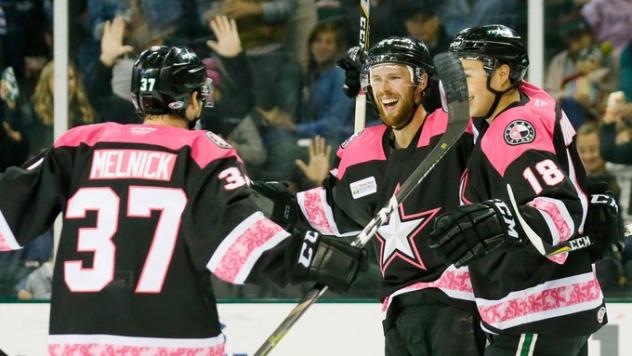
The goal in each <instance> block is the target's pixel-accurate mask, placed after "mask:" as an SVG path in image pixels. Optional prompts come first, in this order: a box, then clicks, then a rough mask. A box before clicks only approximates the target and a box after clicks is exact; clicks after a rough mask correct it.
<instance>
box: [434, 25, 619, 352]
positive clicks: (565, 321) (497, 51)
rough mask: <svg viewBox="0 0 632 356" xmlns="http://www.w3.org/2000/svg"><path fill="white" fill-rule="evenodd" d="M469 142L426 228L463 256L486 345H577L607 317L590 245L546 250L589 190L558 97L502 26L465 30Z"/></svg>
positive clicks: (584, 203)
mask: <svg viewBox="0 0 632 356" xmlns="http://www.w3.org/2000/svg"><path fill="white" fill-rule="evenodd" d="M451 51H454V52H455V53H456V54H457V55H458V56H459V57H460V58H461V61H462V63H463V66H464V69H465V73H466V76H467V82H468V90H469V93H470V114H471V115H472V116H473V117H474V118H475V137H476V146H475V148H474V150H473V152H472V154H471V156H470V160H469V162H468V165H467V170H466V172H465V174H463V177H462V180H461V201H462V203H463V204H464V205H462V206H461V207H459V208H458V209H457V210H456V211H455V212H453V213H449V214H446V215H442V216H440V217H439V218H437V220H436V225H435V228H434V231H433V233H432V236H431V241H432V247H435V248H437V250H438V251H439V252H440V254H441V255H442V256H443V258H444V260H445V262H446V264H447V265H452V264H455V265H460V266H462V265H468V264H469V268H470V275H471V280H472V286H473V288H474V294H475V296H476V303H477V307H478V312H479V314H480V317H481V319H482V325H483V327H484V330H485V332H486V334H487V339H488V346H487V347H486V349H485V355H487V356H497V355H512V356H513V355H568V356H571V355H573V356H575V355H577V354H578V352H579V351H580V349H581V348H582V347H583V346H584V345H585V343H586V341H587V339H588V337H589V336H590V334H591V333H593V332H595V331H596V330H598V329H599V328H600V327H601V326H602V325H604V324H605V323H606V321H607V318H606V308H605V306H604V301H603V295H602V292H601V289H600V287H599V283H598V281H597V278H596V276H595V273H594V271H593V269H592V267H591V260H590V253H589V252H588V251H587V250H579V251H575V252H572V253H566V254H562V255H557V256H554V257H548V258H547V257H546V256H544V255H543V254H541V253H539V252H538V251H537V250H536V248H535V246H538V245H539V244H540V243H542V244H549V245H555V244H558V243H560V242H563V241H565V240H568V239H569V238H571V237H574V236H576V234H577V233H582V232H583V231H584V230H585V220H586V215H587V211H588V205H589V201H588V199H587V195H586V193H585V190H584V186H583V182H584V178H585V173H584V170H583V168H582V164H581V161H580V159H579V155H578V154H577V151H576V149H575V140H574V137H575V131H574V130H573V127H572V126H571V123H570V122H569V120H568V118H567V117H566V115H565V114H564V113H563V112H562V111H561V110H560V108H559V105H557V104H556V102H555V100H554V99H553V98H552V97H551V96H550V95H548V94H547V93H546V92H544V91H543V90H542V89H540V88H538V87H536V86H535V85H533V84H530V83H528V82H526V81H524V80H523V77H524V75H525V72H526V71H527V67H528V65H529V60H528V58H527V53H526V50H525V47H524V44H523V40H522V38H521V37H520V36H519V35H518V34H517V33H516V32H515V31H514V30H512V29H510V28H508V27H506V26H502V25H486V26H480V27H474V28H469V29H466V30H463V31H462V32H460V33H459V34H458V35H457V36H456V38H455V40H454V41H453V42H452V44H451Z"/></svg>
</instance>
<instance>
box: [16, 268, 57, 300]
mask: <svg viewBox="0 0 632 356" xmlns="http://www.w3.org/2000/svg"><path fill="white" fill-rule="evenodd" d="M52 281H53V263H52V261H46V262H44V263H43V264H42V265H41V266H39V267H38V268H37V269H36V270H34V271H33V272H31V273H30V274H29V275H28V276H26V278H24V280H22V281H20V283H19V284H18V285H17V287H16V289H17V297H18V299H20V300H30V299H50V293H51V290H52Z"/></svg>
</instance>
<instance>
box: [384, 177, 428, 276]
mask: <svg viewBox="0 0 632 356" xmlns="http://www.w3.org/2000/svg"><path fill="white" fill-rule="evenodd" d="M397 190H399V185H398V186H397V188H396V190H395V191H396V192H397ZM439 210H440V208H435V209H431V210H428V211H422V212H419V213H415V214H406V212H405V211H404V205H403V204H400V205H399V209H397V210H396V211H394V212H393V213H392V214H391V216H390V218H389V220H388V223H387V224H384V225H382V226H380V227H379V228H378V230H377V234H376V237H377V240H378V242H379V243H380V269H381V270H382V275H384V274H385V272H386V269H387V268H388V266H389V265H390V264H391V262H393V261H394V260H395V259H396V258H401V259H402V260H404V261H406V262H407V263H409V264H411V265H413V266H415V267H417V268H419V269H422V270H425V269H426V266H425V265H424V263H423V260H422V259H421V255H420V254H419V250H418V249H417V244H416V243H415V239H416V238H417V235H418V234H419V232H420V231H421V230H422V229H423V228H424V227H426V225H427V224H428V223H429V222H430V221H432V219H433V218H434V216H435V215H436V214H437V213H438V212H439Z"/></svg>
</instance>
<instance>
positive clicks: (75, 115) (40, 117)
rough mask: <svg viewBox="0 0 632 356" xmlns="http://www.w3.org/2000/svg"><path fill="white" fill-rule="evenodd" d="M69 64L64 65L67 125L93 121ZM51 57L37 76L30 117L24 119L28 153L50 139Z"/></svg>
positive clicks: (48, 142)
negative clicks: (28, 144)
mask: <svg viewBox="0 0 632 356" xmlns="http://www.w3.org/2000/svg"><path fill="white" fill-rule="evenodd" d="M77 74H78V73H77V72H76V71H75V68H74V66H73V65H70V66H69V67H68V111H69V112H68V127H75V126H79V125H83V124H90V123H94V122H95V121H96V117H95V113H94V110H93V109H92V106H91V105H90V103H89V102H88V97H87V95H86V91H85V89H84V87H83V84H82V82H81V78H79V77H77ZM53 96H54V77H53V61H50V62H48V64H46V66H44V69H42V73H41V74H40V76H39V80H38V81H37V85H36V86H35V93H33V97H32V98H31V105H32V113H33V115H32V117H31V118H30V122H29V123H28V130H27V132H28V135H29V143H30V146H31V148H30V152H31V154H37V153H39V152H40V151H41V150H42V149H45V148H47V147H49V146H50V145H51V144H52V143H53V122H54V120H53Z"/></svg>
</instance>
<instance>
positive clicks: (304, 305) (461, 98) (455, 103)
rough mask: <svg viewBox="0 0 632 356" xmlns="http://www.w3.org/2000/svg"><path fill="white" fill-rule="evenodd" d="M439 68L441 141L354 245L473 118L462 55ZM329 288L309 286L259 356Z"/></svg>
mask: <svg viewBox="0 0 632 356" xmlns="http://www.w3.org/2000/svg"><path fill="white" fill-rule="evenodd" d="M434 64H435V68H436V70H437V73H438V75H439V78H442V83H444V89H445V94H446V97H447V106H448V127H447V129H446V131H445V133H444V134H443V136H441V138H440V139H439V142H437V145H436V146H435V147H434V148H433V149H432V151H431V152H430V153H429V154H428V156H426V158H425V159H424V160H423V161H422V162H421V164H420V165H419V166H417V168H415V170H414V171H413V173H412V174H411V175H410V176H409V177H408V178H407V179H406V180H405V181H404V183H403V184H402V186H401V189H400V190H399V191H398V192H397V193H395V195H393V197H392V198H391V199H389V201H388V203H387V205H386V206H385V207H383V208H382V209H381V210H380V211H379V212H378V213H377V215H376V216H375V217H374V218H373V219H372V220H371V221H369V223H368V224H367V225H366V226H365V227H364V229H363V230H362V232H360V234H359V235H358V236H357V237H356V238H355V240H354V241H353V243H352V245H353V246H357V247H362V246H364V245H366V243H367V242H368V241H369V240H370V239H371V238H372V237H373V236H374V235H375V233H376V232H377V229H378V228H379V227H380V226H381V225H382V224H383V223H385V222H386V221H387V220H388V218H389V216H390V215H391V213H392V212H393V211H394V210H396V209H397V207H398V206H399V204H400V203H401V202H403V201H404V200H405V199H406V198H407V197H408V196H409V195H410V193H412V191H413V190H414V189H415V188H416V187H417V186H419V183H421V181H423V180H424V178H426V176H427V175H428V174H429V173H430V171H431V170H432V169H433V168H434V166H435V165H437V163H438V162H439V161H440V160H441V158H443V156H444V155H445V154H446V153H447V152H448V150H449V149H450V148H451V147H452V146H453V145H454V144H455V143H456V142H457V141H458V139H459V138H460V137H461V135H463V133H464V132H465V129H466V128H467V124H468V119H469V102H468V92H467V82H466V80H465V74H464V73H463V66H462V65H461V62H460V61H459V59H458V57H457V56H456V55H455V54H454V53H451V52H448V53H442V54H439V55H437V56H436V57H435V58H434ZM325 291H327V287H326V286H322V285H316V286H314V288H312V289H311V290H309V291H308V292H307V294H306V295H305V296H304V297H303V299H302V300H301V301H300V302H299V304H298V305H297V306H296V307H294V309H292V311H291V312H290V314H288V316H287V317H286V318H285V319H284V320H283V321H282V322H281V324H280V325H279V326H278V327H277V328H276V329H275V330H274V332H272V334H271V335H270V336H269V337H268V339H267V340H266V341H265V342H264V343H263V345H261V347H259V349H258V350H257V351H256V352H255V356H264V355H267V354H268V353H269V352H270V351H271V350H272V349H273V348H274V347H275V346H276V344H277V343H278V342H279V341H280V340H281V339H282V338H283V337H284V336H285V334H286V333H287V332H288V331H289V330H290V328H291V327H292V326H293V325H294V323H296V321H298V319H299V318H300V317H301V316H302V315H303V314H304V313H305V311H307V309H308V308H309V307H310V306H311V305H312V304H314V302H315V301H316V300H317V299H318V298H320V296H322V295H323V294H324V293H325Z"/></svg>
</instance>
